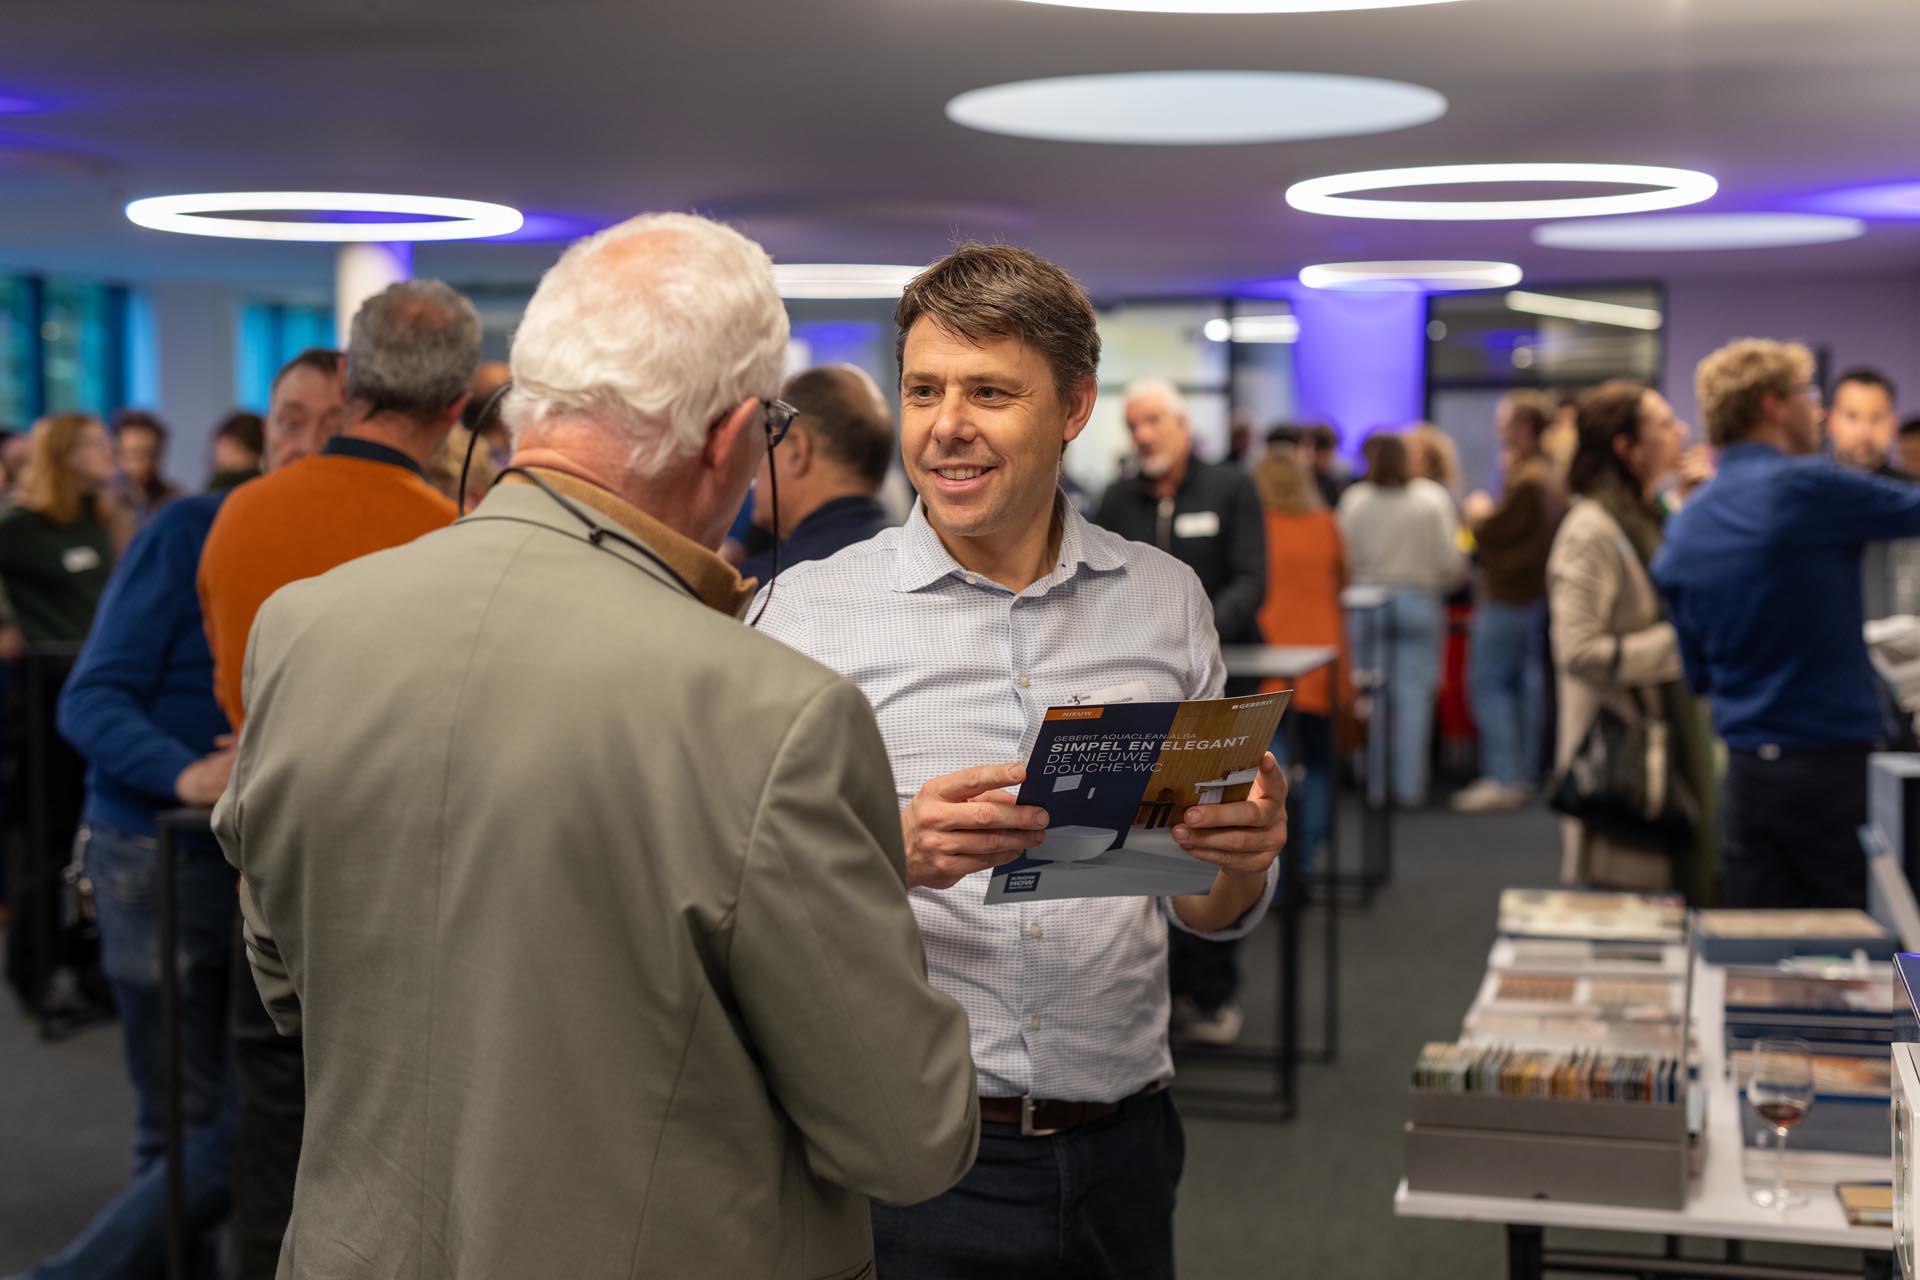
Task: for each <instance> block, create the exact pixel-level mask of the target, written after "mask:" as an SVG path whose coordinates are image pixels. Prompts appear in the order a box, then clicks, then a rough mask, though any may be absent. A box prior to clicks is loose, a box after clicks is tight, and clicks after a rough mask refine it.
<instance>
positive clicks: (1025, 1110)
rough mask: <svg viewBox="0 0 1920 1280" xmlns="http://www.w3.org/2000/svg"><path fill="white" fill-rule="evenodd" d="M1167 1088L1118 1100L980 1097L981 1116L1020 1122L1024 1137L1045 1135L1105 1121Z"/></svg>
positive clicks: (999, 1121)
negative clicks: (1069, 1100)
mask: <svg viewBox="0 0 1920 1280" xmlns="http://www.w3.org/2000/svg"><path fill="white" fill-rule="evenodd" d="M1165 1088H1166V1085H1164V1084H1160V1083H1158V1082H1155V1083H1154V1084H1150V1085H1148V1086H1147V1087H1146V1088H1144V1089H1142V1090H1141V1091H1140V1092H1138V1093H1136V1094H1133V1095H1131V1096H1129V1097H1125V1098H1122V1099H1120V1101H1118V1102H1059V1101H1056V1100H1054V1099H1051V1098H982V1099H980V1119H981V1120H983V1121H985V1122H987V1123H989V1124H1008V1125H1019V1126H1020V1134H1021V1136H1022V1137H1027V1138H1045V1137H1048V1136H1050V1135H1052V1134H1056V1133H1065V1132H1067V1131H1068V1130H1069V1129H1078V1128H1080V1127H1081V1126H1082V1125H1089V1124H1092V1123H1093V1122H1094V1121H1096V1120H1105V1119H1106V1118H1107V1117H1108V1116H1111V1115H1117V1114H1119V1112H1120V1111H1122V1110H1123V1109H1125V1107H1126V1106H1127V1104H1128V1103H1131V1102H1137V1101H1138V1100H1140V1099H1141V1098H1151V1097H1152V1096H1153V1095H1154V1094H1156V1093H1159V1092H1160V1091H1161V1090H1162V1089H1165Z"/></svg>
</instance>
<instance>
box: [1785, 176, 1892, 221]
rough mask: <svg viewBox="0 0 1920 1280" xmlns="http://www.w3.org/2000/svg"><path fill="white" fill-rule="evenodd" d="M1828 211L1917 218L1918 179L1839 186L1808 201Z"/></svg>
mask: <svg viewBox="0 0 1920 1280" xmlns="http://www.w3.org/2000/svg"><path fill="white" fill-rule="evenodd" d="M1807 205H1808V206H1809V207H1810V208H1815V209H1819V210H1822V211H1824V212H1827V213H1848V214H1852V215H1853V216H1854V217H1856V218H1920V181H1909V182H1879V183H1873V184H1871V185H1868V186H1864V187H1842V188H1840V189H1839V190H1836V191H1826V192H1822V193H1821V194H1820V195H1817V196H1815V197H1813V198H1812V199H1811V200H1808V201H1807Z"/></svg>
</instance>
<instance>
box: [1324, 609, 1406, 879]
mask: <svg viewBox="0 0 1920 1280" xmlns="http://www.w3.org/2000/svg"><path fill="white" fill-rule="evenodd" d="M1340 607H1341V609H1342V610H1343V611H1344V612H1345V614H1346V621H1347V634H1348V636H1349V637H1350V638H1352V639H1353V648H1354V651H1355V654H1356V657H1355V659H1354V672H1353V687H1354V688H1355V689H1357V690H1364V691H1365V692H1367V693H1369V694H1371V695H1372V697H1373V714H1372V716H1371V717H1370V720H1369V723H1368V725H1367V749H1366V750H1365V751H1364V752H1362V753H1361V759H1363V760H1365V761H1366V762H1367V771H1366V788H1365V790H1363V791H1362V792H1361V795H1362V798H1363V803H1362V805H1361V810H1360V821H1361V841H1360V870H1359V872H1358V874H1355V875H1348V874H1346V873H1344V872H1342V873H1339V874H1337V875H1331V876H1329V877H1328V878H1327V881H1326V891H1327V892H1328V893H1329V894H1339V893H1342V892H1345V891H1347V890H1353V891H1355V892H1356V893H1357V894H1358V896H1359V905H1361V906H1363V907H1368V906H1372V905H1373V895H1374V894H1375V893H1377V892H1378V891H1379V890H1380V889H1382V888H1383V887H1385V885H1386V884H1387V882H1388V881H1390V880H1392V879H1393V811H1394V801H1393V766H1392V756H1393V750H1392V734H1393V707H1392V705H1391V699H1390V698H1389V696H1388V695H1389V692H1390V682H1389V679H1388V674H1387V671H1388V665H1389V664H1388V661H1387V658H1386V654H1387V651H1388V641H1389V639H1391V634H1392V631H1393V599H1392V597H1391V596H1390V595H1389V594H1388V592H1387V589H1386V588H1385V587H1348V588H1347V589H1346V590H1345V591H1342V592H1341V593H1340ZM1363 631H1366V632H1371V633H1374V636H1375V643H1373V644H1362V643H1360V641H1359V639H1358V636H1359V634H1360V633H1362V632H1363ZM1367 652H1373V653H1377V654H1379V655H1381V657H1380V661H1379V663H1378V664H1377V665H1376V664H1373V663H1367V662H1364V661H1363V660H1362V659H1361V658H1360V657H1359V656H1357V655H1359V654H1363V653H1367ZM1376 744H1377V748H1376ZM1376 749H1377V750H1378V751H1379V757H1378V760H1377V761H1376V758H1375V755H1374V752H1375V750H1376Z"/></svg>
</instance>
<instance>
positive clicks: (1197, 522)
mask: <svg viewBox="0 0 1920 1280" xmlns="http://www.w3.org/2000/svg"><path fill="white" fill-rule="evenodd" d="M1219 533H1220V513H1219V512H1217V511H1189V512H1187V513H1186V514H1185V515H1183V516H1175V517H1174V518H1173V536H1174V537H1176V538H1213V537H1217V536H1219Z"/></svg>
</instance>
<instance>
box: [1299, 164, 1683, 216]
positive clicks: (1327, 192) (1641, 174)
mask: <svg viewBox="0 0 1920 1280" xmlns="http://www.w3.org/2000/svg"><path fill="white" fill-rule="evenodd" d="M1488 182H1570V183H1589V184H1592V183H1607V184H1614V185H1618V186H1627V187H1653V188H1656V189H1655V190H1653V191H1627V192H1622V193H1621V194H1619V195H1611V196H1573V197H1555V198H1550V199H1545V200H1381V199H1368V200H1360V199H1355V198H1354V197H1353V194H1352V193H1354V192H1356V191H1387V190H1392V189H1394V188H1398V187H1454V186H1470V185H1475V184H1479V183H1488ZM1719 189H1720V184H1719V183H1718V182H1717V181H1715V180H1714V178H1713V176H1712V175H1711V174H1706V173H1700V172H1698V171H1696V170H1693V169H1666V168H1661V167H1659V166H1657V165H1644V164H1442V165H1428V166H1425V167H1423V168H1415V169H1375V170H1372V171H1371V172H1368V173H1337V174H1333V175H1331V176H1330V177H1325V178H1310V179H1308V180H1307V181H1305V182H1296V183H1294V184H1293V185H1292V186H1291V187H1288V188H1287V203H1288V204H1290V205H1292V206H1293V207H1294V208H1296V209H1298V210H1300V211H1301V212H1303V213H1323V214H1327V215H1329V216H1330V217H1335V218H1393V219H1402V220H1406V221H1411V222H1500V221H1511V220H1518V219H1524V218H1592V217H1598V216H1600V215H1603V214H1610V213H1645V212H1647V211H1649V210H1653V209H1677V208H1680V207H1681V206H1682V205H1689V204H1699V203H1700V202H1701V201H1702V200H1706V199H1709V198H1710V197H1711V196H1712V195H1713V193H1714V192H1715V191H1718V190H1719Z"/></svg>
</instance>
